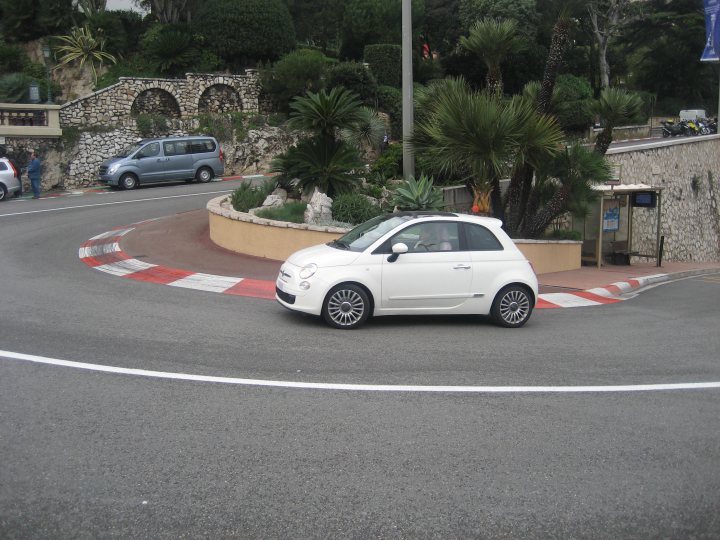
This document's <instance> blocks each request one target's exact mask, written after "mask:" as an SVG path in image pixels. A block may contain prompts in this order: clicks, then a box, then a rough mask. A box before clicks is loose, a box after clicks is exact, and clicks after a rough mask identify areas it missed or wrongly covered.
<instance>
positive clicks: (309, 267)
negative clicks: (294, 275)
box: [300, 263, 317, 279]
mask: <svg viewBox="0 0 720 540" xmlns="http://www.w3.org/2000/svg"><path fill="white" fill-rule="evenodd" d="M315 272H317V264H315V263H310V264H306V265H305V266H303V267H302V268H301V269H300V279H308V278H310V277H312V276H313V275H315Z"/></svg>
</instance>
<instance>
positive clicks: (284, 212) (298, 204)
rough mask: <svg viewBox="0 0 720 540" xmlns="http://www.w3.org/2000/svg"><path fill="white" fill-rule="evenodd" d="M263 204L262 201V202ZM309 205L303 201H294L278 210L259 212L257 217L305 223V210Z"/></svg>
mask: <svg viewBox="0 0 720 540" xmlns="http://www.w3.org/2000/svg"><path fill="white" fill-rule="evenodd" d="M260 202H262V201H260ZM306 208H307V204H305V203H304V202H302V201H293V202H289V203H285V204H284V205H283V206H279V207H277V208H263V209H262V210H258V211H257V212H256V213H255V215H256V216H257V217H261V218H265V219H274V220H276V221H289V222H290V223H304V222H305V209H306Z"/></svg>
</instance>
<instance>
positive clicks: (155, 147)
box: [135, 142, 160, 158]
mask: <svg viewBox="0 0 720 540" xmlns="http://www.w3.org/2000/svg"><path fill="white" fill-rule="evenodd" d="M159 154H160V143H159V142H154V143H150V144H148V145H146V146H144V147H143V148H141V149H140V151H139V152H138V153H137V155H136V156H135V157H138V158H143V157H153V156H157V155H159Z"/></svg>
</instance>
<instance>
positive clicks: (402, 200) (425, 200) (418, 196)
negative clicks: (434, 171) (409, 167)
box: [392, 174, 443, 210]
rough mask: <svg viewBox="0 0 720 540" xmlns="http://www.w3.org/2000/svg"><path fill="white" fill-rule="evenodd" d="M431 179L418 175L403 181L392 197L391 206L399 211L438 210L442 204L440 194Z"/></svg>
mask: <svg viewBox="0 0 720 540" xmlns="http://www.w3.org/2000/svg"><path fill="white" fill-rule="evenodd" d="M433 181H434V179H433V177H432V176H431V177H427V176H426V175H424V174H421V175H420V178H419V179H417V180H416V179H415V177H414V176H411V177H409V178H408V179H407V180H404V181H403V183H402V184H400V185H399V186H398V187H397V188H396V189H395V193H394V195H393V199H392V204H393V205H394V206H397V208H398V209H400V210H438V209H439V208H440V207H441V206H442V203H443V196H442V192H441V191H440V190H439V189H438V188H436V187H435V186H433Z"/></svg>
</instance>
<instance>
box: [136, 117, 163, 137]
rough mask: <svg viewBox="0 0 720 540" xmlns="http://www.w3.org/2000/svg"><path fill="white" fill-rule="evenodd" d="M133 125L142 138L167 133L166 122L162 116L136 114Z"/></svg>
mask: <svg viewBox="0 0 720 540" xmlns="http://www.w3.org/2000/svg"><path fill="white" fill-rule="evenodd" d="M135 124H136V125H137V128H138V131H139V132H140V135H142V136H143V137H151V136H156V135H164V134H166V133H167V131H168V120H167V118H166V117H165V116H163V115H162V114H145V113H141V114H138V116H137V118H135Z"/></svg>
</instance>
